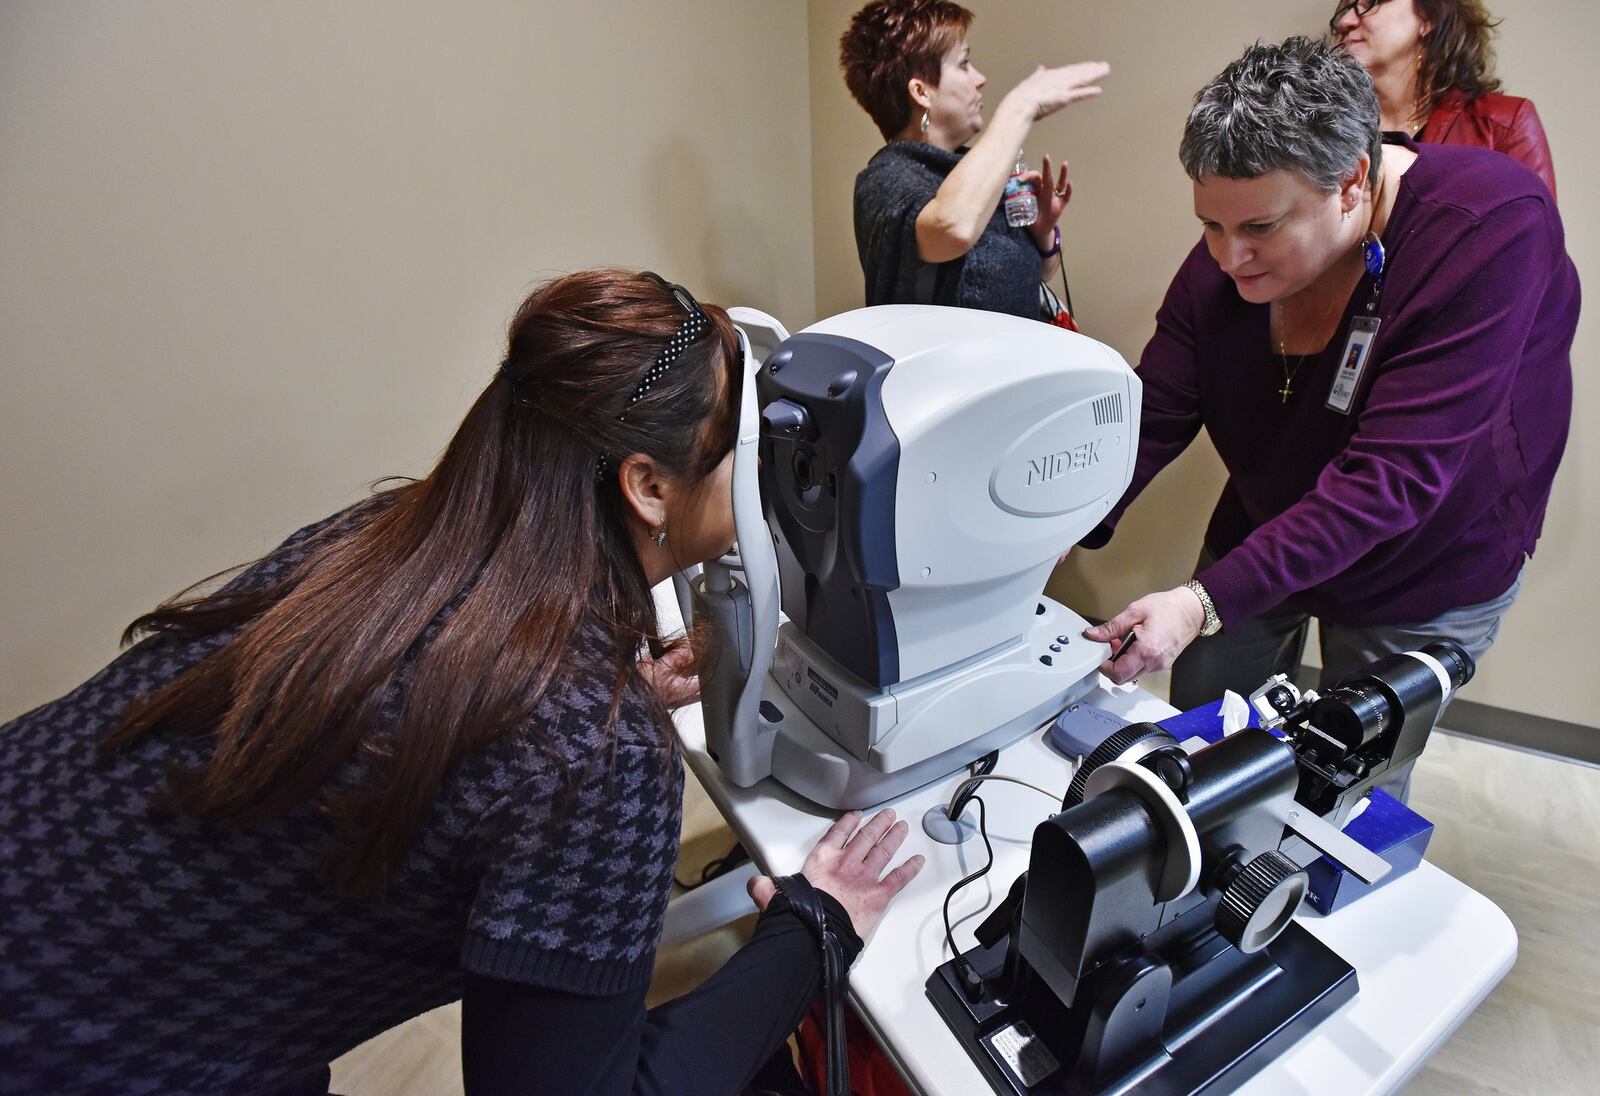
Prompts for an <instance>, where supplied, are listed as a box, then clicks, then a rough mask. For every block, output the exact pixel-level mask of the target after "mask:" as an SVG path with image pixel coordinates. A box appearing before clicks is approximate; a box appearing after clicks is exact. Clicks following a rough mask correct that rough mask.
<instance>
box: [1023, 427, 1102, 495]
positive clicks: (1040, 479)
mask: <svg viewBox="0 0 1600 1096" xmlns="http://www.w3.org/2000/svg"><path fill="white" fill-rule="evenodd" d="M1099 463H1100V439H1099V438H1096V439H1095V440H1094V441H1086V442H1084V443H1083V444H1082V445H1074V446H1073V447H1072V448H1071V449H1062V450H1060V451H1059V452H1055V453H1047V454H1045V455H1044V456H1042V457H1035V458H1033V459H1032V460H1029V461H1028V483H1027V485H1028V486H1029V487H1032V486H1033V485H1034V484H1036V483H1048V482H1049V481H1050V480H1053V479H1056V478H1058V477H1060V476H1064V475H1066V474H1067V473H1068V472H1081V471H1083V470H1084V469H1085V468H1088V467H1089V466H1090V465H1093V464H1099Z"/></svg>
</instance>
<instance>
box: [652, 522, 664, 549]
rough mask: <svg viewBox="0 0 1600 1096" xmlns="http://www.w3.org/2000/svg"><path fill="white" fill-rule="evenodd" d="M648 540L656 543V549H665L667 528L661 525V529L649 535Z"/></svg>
mask: <svg viewBox="0 0 1600 1096" xmlns="http://www.w3.org/2000/svg"><path fill="white" fill-rule="evenodd" d="M650 539H651V540H653V541H655V542H656V547H657V548H661V547H665V545H666V543H667V527H666V526H665V525H663V526H662V527H661V528H659V529H657V530H656V531H655V532H653V533H651V534H650Z"/></svg>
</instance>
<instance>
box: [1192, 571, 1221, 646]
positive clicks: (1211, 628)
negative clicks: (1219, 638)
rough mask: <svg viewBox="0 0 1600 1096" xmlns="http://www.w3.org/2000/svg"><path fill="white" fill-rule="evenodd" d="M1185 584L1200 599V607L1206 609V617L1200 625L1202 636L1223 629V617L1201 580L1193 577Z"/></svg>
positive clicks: (1214, 633) (1210, 634)
mask: <svg viewBox="0 0 1600 1096" xmlns="http://www.w3.org/2000/svg"><path fill="white" fill-rule="evenodd" d="M1184 586H1186V587H1188V588H1189V591H1190V592H1191V593H1193V594H1194V596H1195V597H1197V598H1199V599H1200V608H1201V609H1203V610H1205V614H1206V618H1205V621H1204V623H1202V624H1201V625H1200V634H1201V635H1202V636H1214V635H1216V634H1217V633H1218V632H1220V631H1222V618H1221V617H1220V616H1218V615H1217V607H1216V605H1215V604H1213V603H1212V601H1211V594H1210V593H1209V592H1208V591H1207V590H1206V588H1205V587H1204V586H1202V585H1201V584H1200V580H1199V579H1197V578H1192V579H1190V580H1189V581H1188V582H1185V583H1184Z"/></svg>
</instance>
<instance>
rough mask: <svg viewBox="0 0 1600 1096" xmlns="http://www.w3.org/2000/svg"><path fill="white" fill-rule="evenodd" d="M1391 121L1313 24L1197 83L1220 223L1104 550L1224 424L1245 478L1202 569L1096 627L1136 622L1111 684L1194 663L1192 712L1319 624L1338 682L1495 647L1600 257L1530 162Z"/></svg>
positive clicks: (1533, 537) (1190, 271) (1147, 408)
mask: <svg viewBox="0 0 1600 1096" xmlns="http://www.w3.org/2000/svg"><path fill="white" fill-rule="evenodd" d="M1391 137H1392V138H1393V139H1394V140H1395V142H1396V143H1392V144H1384V143H1382V140H1381V138H1380V134H1379V115H1378V103H1377V99H1376V97H1375V96H1374V94H1373V90H1372V81H1371V80H1370V79H1369V78H1368V76H1367V74H1366V72H1365V71H1363V69H1362V68H1361V66H1360V64H1359V63H1357V62H1356V61H1355V60H1354V59H1353V58H1351V57H1350V56H1349V55H1348V54H1345V53H1343V52H1341V51H1339V50H1337V49H1335V48H1332V47H1329V46H1326V45H1320V44H1315V43H1313V42H1311V41H1309V40H1307V39H1304V38H1291V39H1289V40H1288V41H1286V42H1284V43H1282V44H1280V45H1259V44H1258V45H1256V46H1253V47H1251V48H1250V49H1249V50H1247V51H1246V52H1245V54H1244V56H1242V57H1241V58H1240V59H1239V60H1237V61H1235V62H1234V63H1233V64H1231V65H1229V66H1228V67H1227V68H1226V69H1225V70H1224V71H1223V72H1222V74H1221V75H1220V76H1218V77H1217V78H1216V79H1215V80H1213V81H1212V82H1211V83H1210V84H1208V85H1207V86H1206V87H1205V88H1203V89H1202V90H1201V91H1200V93H1199V94H1198V95H1197V96H1196V98H1195V105H1194V109H1193V110H1192V111H1191V113H1190V115H1189V120H1188V123H1187V125H1186V127H1185V130H1184V136H1183V143H1182V147H1181V150H1180V156H1181V158H1182V160H1183V164H1184V169H1185V170H1186V171H1187V172H1188V174H1189V176H1190V178H1191V179H1193V180H1194V206H1195V214H1196V216H1198V217H1199V219H1200V222H1201V225H1202V228H1203V232H1204V237H1203V240H1202V242H1201V243H1200V244H1198V245H1196V247H1195V249H1194V250H1193V251H1192V252H1190V254H1189V257H1188V258H1187V259H1186V260H1185V261H1184V263H1183V266H1182V267H1181V268H1180V269H1179V271H1178V274H1177V277H1175V278H1174V279H1173V281H1172V285H1171V287H1170V288H1169V289H1168V291H1167V296H1166V300H1165V301H1164V302H1163V304H1162V306H1161V310H1160V312H1159V313H1158V314H1157V317H1156V333H1155V336H1154V337H1153V338H1152V339H1151V340H1150V343H1149V345H1148V346H1147V347H1146V348H1145V352H1144V356H1143V358H1142V360H1141V362H1140V368H1139V375H1140V377H1141V378H1142V379H1143V381H1144V406H1143V422H1142V428H1141V436H1140V440H1139V455H1138V462H1137V467H1136V469H1135V472H1134V477H1133V482H1132V484H1131V485H1130V486H1129V488H1128V491H1127V493H1126V494H1125V495H1124V496H1123V498H1122V500H1121V502H1120V503H1119V504H1118V506H1117V507H1116V508H1115V509H1113V510H1112V512H1111V513H1110V514H1109V515H1108V517H1107V519H1106V521H1105V523H1104V524H1103V525H1102V526H1100V527H1099V528H1098V529H1096V530H1095V531H1094V532H1092V533H1090V535H1089V536H1088V537H1086V538H1085V539H1084V542H1083V543H1084V545H1085V546H1087V547H1099V546H1101V545H1102V544H1104V543H1105V542H1106V541H1107V540H1109V539H1110V537H1111V533H1112V530H1113V528H1114V527H1115V525H1116V523H1117V520H1118V518H1120V517H1121V515H1122V512H1123V510H1124V509H1125V508H1126V507H1127V506H1128V505H1129V504H1130V503H1131V502H1132V501H1133V500H1134V498H1136V497H1137V496H1138V494H1139V492H1140V491H1142V490H1143V489H1144V487H1145V485H1146V484H1148V483H1149V482H1150V480H1151V478H1152V477H1154V476H1155V475H1156V473H1158V472H1160V471H1161V469H1162V468H1164V467H1166V465H1167V464H1168V463H1169V462H1170V461H1171V460H1172V459H1173V458H1175V457H1176V456H1178V454H1179V453H1181V452H1182V451H1183V450H1184V449H1185V448H1186V447H1187V446H1188V444H1189V443H1190V442H1191V441H1193V440H1194V437H1195V435H1196V434H1197V433H1199V431H1200V429H1201V428H1202V427H1204V428H1205V430H1206V432H1207V433H1208V434H1209V435H1210V436H1211V440H1212V441H1213V442H1214V443H1215V445H1216V448H1217V452H1218V453H1219V454H1220V455H1221V457H1222V461H1223V463H1224V464H1225V465H1226V466H1227V469H1228V482H1227V485H1226V486H1225V487H1224V488H1223V492H1222V497H1221V499H1220V500H1219V501H1218V503H1217V506H1216V509H1215V511H1214V512H1213V513H1212V516H1211V522H1210V525H1209V526H1208V528H1207V529H1206V535H1205V545H1204V551H1203V553H1202V555H1201V559H1200V566H1199V568H1198V571H1197V573H1196V575H1195V577H1194V579H1193V580H1191V581H1190V582H1188V583H1185V584H1183V585H1180V586H1178V587H1176V588H1174V589H1171V590H1165V591H1162V592H1159V593H1152V594H1148V595H1146V596H1145V597H1142V598H1140V599H1138V600H1137V601H1135V602H1134V603H1133V604H1131V605H1129V606H1128V607H1127V608H1126V609H1124V610H1123V611H1122V612H1120V613H1118V614H1117V615H1116V616H1115V617H1113V618H1112V619H1111V620H1109V621H1107V622H1106V623H1105V624H1104V625H1102V626H1100V627H1098V628H1092V629H1090V630H1089V632H1088V633H1087V634H1088V635H1089V636H1090V637H1091V638H1094V639H1103V640H1111V641H1113V642H1114V644H1115V645H1116V646H1118V647H1119V648H1120V642H1117V641H1119V640H1120V639H1121V637H1123V636H1125V635H1127V634H1128V633H1129V632H1130V631H1136V632H1137V633H1138V642H1137V644H1136V645H1134V646H1133V647H1132V648H1130V649H1129V651H1128V653H1127V657H1124V658H1121V659H1119V660H1118V661H1117V663H1116V664H1115V665H1111V664H1109V663H1107V664H1106V665H1104V666H1102V667H1101V668H1102V670H1103V671H1104V672H1105V673H1107V674H1108V675H1109V676H1111V677H1112V678H1114V679H1116V680H1118V681H1126V680H1128V679H1130V678H1133V677H1136V676H1138V675H1140V674H1143V673H1148V672H1152V671H1156V670H1163V669H1166V668H1167V667H1169V666H1171V667H1172V668H1173V681H1172V698H1173V703H1174V704H1176V705H1178V706H1179V707H1184V708H1187V707H1193V706H1196V705H1199V704H1203V703H1206V702H1207V701H1211V700H1215V699H1216V698H1217V697H1218V696H1220V695H1221V694H1222V691H1223V690H1224V689H1234V690H1235V691H1248V690H1249V689H1252V688H1254V687H1255V686H1256V685H1259V684H1260V683H1261V681H1262V680H1263V679H1265V678H1266V677H1267V676H1268V675H1270V674H1271V673H1274V672H1282V671H1288V670H1291V669H1292V668H1293V667H1294V666H1295V664H1297V663H1298V661H1299V658H1300V652H1301V647H1302V644H1303V643H1304V639H1305V631H1306V626H1307V622H1308V619H1309V618H1310V617H1316V618H1318V620H1319V621H1320V622H1321V635H1322V647H1323V650H1322V654H1323V667H1324V669H1323V676H1324V680H1325V681H1326V680H1330V679H1336V678H1338V677H1339V676H1340V675H1342V674H1343V673H1345V672H1347V671H1348V670H1350V669H1352V668H1354V667H1355V666H1359V665H1360V664H1362V663H1364V662H1366V661H1367V660H1369V659H1370V658H1372V657H1374V656H1375V655H1377V654H1380V653H1386V652H1391V651H1395V650H1406V649H1411V648H1413V647H1415V646H1416V645H1418V644H1420V643H1421V642H1423V641H1424V640H1425V639H1428V638H1435V637H1447V638H1450V639H1454V640H1456V641H1458V642H1460V643H1462V644H1463V645H1464V646H1466V647H1467V649H1468V650H1469V651H1470V652H1471V653H1472V655H1473V656H1474V658H1481V657H1482V655H1483V653H1484V651H1486V650H1487V649H1488V647H1489V645H1490V643H1491V642H1492V641H1493V639H1494V637H1495V633H1496V631H1497V630H1498V626H1499V621H1500V617H1501V615H1502V614H1503V613H1504V612H1505V610H1506V609H1507V608H1508V607H1509V606H1510V604H1511V602H1512V599H1513V598H1514V597H1515V595H1516V590H1517V585H1518V582H1519V580H1520V577H1521V574H1522V568H1523V563H1524V561H1525V560H1526V558H1527V557H1528V556H1529V555H1530V554H1531V553H1532V552H1533V547H1534V543H1535V542H1536V541H1537V539H1538V536H1539V528H1540V525H1541V523H1542V521H1543V518H1544V511H1545V506H1546V503H1547V502H1548V500H1549V497H1550V484H1551V480H1552V479H1553V477H1554V476H1555V471H1556V467H1557V465H1558V464H1559V463H1560V460H1561V453H1562V449H1563V447H1564V445H1565V443H1566V436H1567V426H1568V420H1569V418H1570V414H1571V404H1572V373H1571V361H1570V352H1571V347H1572V337H1573V331H1574V328H1575V327H1576V325H1577V319H1578V278H1577V273H1576V271H1575V270H1574V269H1573V265H1572V262H1571V260H1570V259H1569V258H1568V257H1567V254H1566V250H1565V246H1564V243H1563V234H1562V227H1561V219H1560V217H1559V216H1558V215H1557V212H1556V207H1555V202H1554V200H1553V199H1552V197H1551V195H1550V192H1549V190H1548V188H1546V187H1545V186H1543V185H1542V184H1541V183H1540V182H1539V180H1538V179H1537V178H1536V177H1535V176H1534V174H1533V173H1532V172H1531V171H1529V170H1528V169H1527V168H1525V167H1523V166H1522V165H1521V164H1519V163H1517V162H1516V161H1514V160H1512V159H1510V158H1509V157H1505V156H1499V155H1495V154H1494V153H1491V152H1488V151H1485V150H1482V149H1474V148H1457V147H1452V146H1438V145H1422V146H1419V145H1416V144H1413V143H1412V142H1411V141H1410V140H1409V139H1406V138H1404V137H1399V136H1397V135H1391ZM1200 637H1204V638H1200ZM1197 639H1198V642H1197ZM1180 654H1181V656H1182V657H1179V656H1180Z"/></svg>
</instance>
